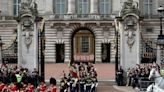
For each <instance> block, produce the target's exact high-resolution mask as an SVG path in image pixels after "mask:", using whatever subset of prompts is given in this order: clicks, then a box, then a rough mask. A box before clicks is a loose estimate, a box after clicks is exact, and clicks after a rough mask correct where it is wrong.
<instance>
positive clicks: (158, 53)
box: [157, 45, 161, 64]
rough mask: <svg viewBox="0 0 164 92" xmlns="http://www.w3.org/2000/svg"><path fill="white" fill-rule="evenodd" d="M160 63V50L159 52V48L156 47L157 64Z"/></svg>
mask: <svg viewBox="0 0 164 92" xmlns="http://www.w3.org/2000/svg"><path fill="white" fill-rule="evenodd" d="M160 62H161V50H160V46H159V45H158V46H157V63H158V64H160Z"/></svg>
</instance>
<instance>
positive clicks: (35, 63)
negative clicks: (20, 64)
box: [33, 23, 38, 69]
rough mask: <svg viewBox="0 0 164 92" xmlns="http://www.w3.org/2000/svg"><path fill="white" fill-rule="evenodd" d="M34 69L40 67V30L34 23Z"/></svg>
mask: <svg viewBox="0 0 164 92" xmlns="http://www.w3.org/2000/svg"><path fill="white" fill-rule="evenodd" d="M33 67H34V68H36V69H37V67H38V28H37V23H34V63H33Z"/></svg>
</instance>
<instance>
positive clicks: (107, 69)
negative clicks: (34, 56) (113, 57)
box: [45, 63, 115, 80]
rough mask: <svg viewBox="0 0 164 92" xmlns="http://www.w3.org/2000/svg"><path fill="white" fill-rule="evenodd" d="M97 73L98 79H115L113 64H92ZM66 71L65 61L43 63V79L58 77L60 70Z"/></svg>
mask: <svg viewBox="0 0 164 92" xmlns="http://www.w3.org/2000/svg"><path fill="white" fill-rule="evenodd" d="M94 67H95V68H96V71H97V74H98V80H114V79H115V64H109V63H101V64H94ZM63 70H64V71H65V72H66V73H68V71H69V69H68V64H66V63H64V64H63V63H62V64H61V63H56V64H55V63H46V64H45V79H49V78H50V77H54V78H56V79H60V76H61V74H62V71H63Z"/></svg>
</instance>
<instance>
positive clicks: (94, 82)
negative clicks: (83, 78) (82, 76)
mask: <svg viewBox="0 0 164 92" xmlns="http://www.w3.org/2000/svg"><path fill="white" fill-rule="evenodd" d="M90 75H91V79H92V86H91V92H96V87H97V85H98V81H97V72H96V71H95V70H94V68H92V69H91V71H90Z"/></svg>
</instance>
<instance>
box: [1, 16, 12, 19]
mask: <svg viewBox="0 0 164 92" xmlns="http://www.w3.org/2000/svg"><path fill="white" fill-rule="evenodd" d="M13 19H14V16H0V20H13Z"/></svg>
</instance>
